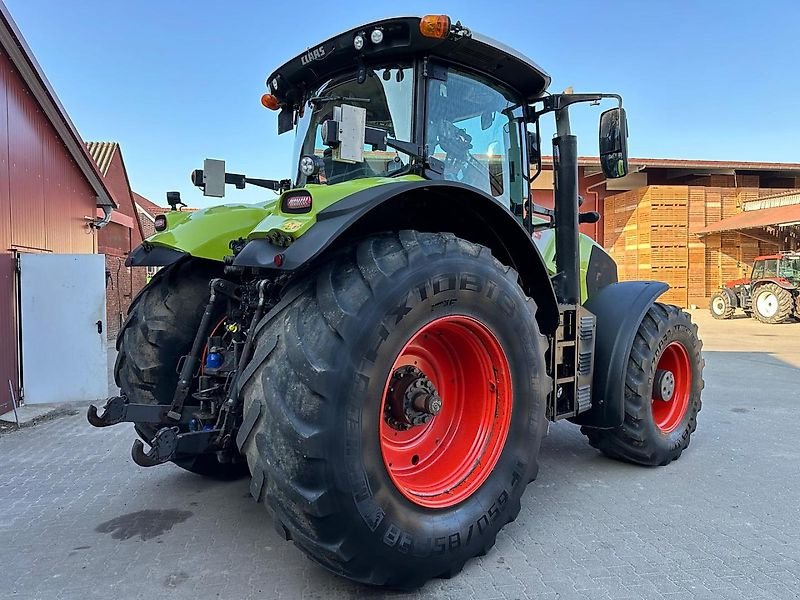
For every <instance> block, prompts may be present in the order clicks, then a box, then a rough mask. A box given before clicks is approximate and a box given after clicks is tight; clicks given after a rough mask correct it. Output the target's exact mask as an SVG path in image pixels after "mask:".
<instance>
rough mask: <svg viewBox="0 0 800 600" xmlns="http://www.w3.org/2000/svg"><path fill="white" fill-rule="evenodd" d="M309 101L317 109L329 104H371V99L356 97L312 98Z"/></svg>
mask: <svg viewBox="0 0 800 600" xmlns="http://www.w3.org/2000/svg"><path fill="white" fill-rule="evenodd" d="M308 101H309V102H310V103H311V104H313V105H314V106H315V107H318V106H319V105H321V104H327V103H328V102H370V99H369V98H357V97H354V96H312V97H311V98H309V99H308Z"/></svg>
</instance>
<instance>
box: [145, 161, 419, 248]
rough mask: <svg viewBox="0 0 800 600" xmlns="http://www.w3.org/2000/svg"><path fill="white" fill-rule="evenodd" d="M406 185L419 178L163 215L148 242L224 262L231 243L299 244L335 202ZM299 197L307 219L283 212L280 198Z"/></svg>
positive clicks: (320, 188) (349, 184)
mask: <svg viewBox="0 0 800 600" xmlns="http://www.w3.org/2000/svg"><path fill="white" fill-rule="evenodd" d="M404 181H422V178H421V177H418V176H416V175H406V176H401V177H393V178H388V177H372V178H365V179H355V180H352V181H345V182H342V183H337V184H333V185H307V186H305V187H304V188H298V189H293V190H288V191H286V192H284V193H283V194H282V195H281V196H280V197H278V198H274V199H271V200H270V201H269V202H260V203H255V204H223V205H220V206H212V207H210V208H205V209H202V210H198V211H192V212H188V211H170V212H168V213H165V216H166V219H167V227H166V229H165V230H164V231H159V232H156V233H155V234H154V235H151V236H150V237H148V238H147V240H146V242H147V243H148V244H151V245H153V246H160V247H164V248H170V249H174V250H179V251H181V252H185V253H186V254H189V255H191V256H194V257H197V258H204V259H208V260H215V261H222V260H223V259H224V258H225V256H227V255H230V254H231V249H230V242H231V241H232V240H237V239H240V238H242V239H245V240H251V239H255V238H268V237H270V236H275V235H276V233H277V232H280V233H281V234H283V235H284V236H289V237H291V238H293V239H297V238H298V237H300V236H301V235H303V234H304V233H306V232H307V231H308V230H309V229H311V227H313V225H314V223H316V220H317V214H318V213H319V212H320V211H321V210H323V209H325V208H328V207H329V206H331V205H332V204H334V203H336V202H338V201H339V200H342V199H343V198H346V197H348V196H350V195H351V194H354V193H356V192H360V191H361V190H364V189H367V188H370V187H374V186H377V185H391V184H392V183H400V182H404ZM297 192H304V193H310V194H311V197H312V198H313V202H312V208H311V211H310V212H307V213H305V214H289V213H284V212H282V211H281V200H282V198H283V197H284V196H285V195H291V194H293V193H297Z"/></svg>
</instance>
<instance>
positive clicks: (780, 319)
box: [753, 283, 794, 324]
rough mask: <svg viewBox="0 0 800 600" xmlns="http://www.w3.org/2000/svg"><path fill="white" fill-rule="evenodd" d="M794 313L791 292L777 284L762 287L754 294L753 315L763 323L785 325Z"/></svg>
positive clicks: (766, 284) (767, 284)
mask: <svg viewBox="0 0 800 600" xmlns="http://www.w3.org/2000/svg"><path fill="white" fill-rule="evenodd" d="M793 311H794V298H792V294H791V292H790V291H789V290H786V289H784V288H782V287H781V286H779V285H778V284H776V283H765V284H764V285H760V286H759V287H758V288H757V289H756V291H755V293H754V294H753V315H754V316H755V318H756V319H758V320H759V321H761V322H762V323H768V324H777V323H784V322H786V321H787V320H788V319H789V317H791V316H792V312H793Z"/></svg>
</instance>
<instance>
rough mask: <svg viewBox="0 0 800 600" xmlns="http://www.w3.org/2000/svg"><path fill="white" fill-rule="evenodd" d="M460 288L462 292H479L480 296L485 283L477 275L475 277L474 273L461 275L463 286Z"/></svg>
mask: <svg viewBox="0 0 800 600" xmlns="http://www.w3.org/2000/svg"><path fill="white" fill-rule="evenodd" d="M459 287H460V288H461V289H462V290H466V291H469V292H478V293H479V294H480V293H481V290H483V281H482V280H481V278H480V277H478V276H477V275H473V274H472V273H463V274H462V275H461V285H460V286H459Z"/></svg>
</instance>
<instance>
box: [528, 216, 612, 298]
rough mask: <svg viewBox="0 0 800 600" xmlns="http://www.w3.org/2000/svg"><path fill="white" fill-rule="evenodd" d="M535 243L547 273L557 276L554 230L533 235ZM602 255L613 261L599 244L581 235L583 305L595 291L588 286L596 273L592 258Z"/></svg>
mask: <svg viewBox="0 0 800 600" xmlns="http://www.w3.org/2000/svg"><path fill="white" fill-rule="evenodd" d="M533 241H534V242H535V243H536V246H537V247H538V248H539V252H541V254H542V258H543V259H544V264H545V266H546V267H547V271H548V272H549V273H550V275H555V273H556V236H555V230H554V229H545V230H543V231H537V232H535V233H534V234H533ZM599 253H602V254H603V255H605V256H606V257H608V258H609V260H610V259H611V258H610V256H609V255H608V253H607V252H606V251H605V249H604V248H603V247H602V246H600V244H598V243H597V242H595V241H594V240H593V239H592V238H590V237H589V236H588V235H586V234H584V233H582V234H581V235H580V256H581V263H580V266H581V269H580V270H581V303H584V302H586V300H588V299H589V296H591V295H592V293H593V292H594V291H595V290H594V289H591V287H590V286H589V285H588V281H589V279H590V278H592V277H593V275H594V273H592V271H593V269H594V265H592V264H591V262H592V260H591V259H592V257H593V256H596V255H598V254H599Z"/></svg>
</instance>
